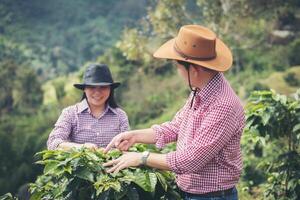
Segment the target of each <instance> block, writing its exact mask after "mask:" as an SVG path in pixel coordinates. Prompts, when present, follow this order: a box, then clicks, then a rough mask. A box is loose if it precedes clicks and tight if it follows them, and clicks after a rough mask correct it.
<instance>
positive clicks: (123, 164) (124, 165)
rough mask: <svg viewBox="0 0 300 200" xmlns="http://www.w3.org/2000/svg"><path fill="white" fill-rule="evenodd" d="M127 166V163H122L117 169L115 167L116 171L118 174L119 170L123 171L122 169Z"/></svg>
mask: <svg viewBox="0 0 300 200" xmlns="http://www.w3.org/2000/svg"><path fill="white" fill-rule="evenodd" d="M125 168H127V166H126V164H125V163H122V164H120V165H119V166H118V167H117V169H115V171H114V173H115V174H117V173H118V172H119V171H121V170H122V169H125Z"/></svg>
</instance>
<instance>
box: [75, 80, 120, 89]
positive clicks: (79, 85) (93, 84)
mask: <svg viewBox="0 0 300 200" xmlns="http://www.w3.org/2000/svg"><path fill="white" fill-rule="evenodd" d="M120 85H121V83H119V82H115V83H89V84H85V83H76V84H73V86H74V87H75V88H77V89H80V90H83V89H84V88H85V87H86V86H111V87H112V88H113V89H115V88H117V87H119V86H120Z"/></svg>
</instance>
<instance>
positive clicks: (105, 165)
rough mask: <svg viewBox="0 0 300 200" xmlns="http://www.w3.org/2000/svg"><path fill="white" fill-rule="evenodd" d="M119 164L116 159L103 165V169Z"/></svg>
mask: <svg viewBox="0 0 300 200" xmlns="http://www.w3.org/2000/svg"><path fill="white" fill-rule="evenodd" d="M118 162H119V159H116V160H111V161H108V162H106V163H104V164H103V166H104V167H108V166H111V165H115V164H117V163H118Z"/></svg>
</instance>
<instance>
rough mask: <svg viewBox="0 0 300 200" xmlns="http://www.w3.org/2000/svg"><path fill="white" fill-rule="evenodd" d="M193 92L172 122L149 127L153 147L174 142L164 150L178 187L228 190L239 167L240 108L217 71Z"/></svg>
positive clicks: (191, 190)
mask: <svg viewBox="0 0 300 200" xmlns="http://www.w3.org/2000/svg"><path fill="white" fill-rule="evenodd" d="M191 99H192V95H190V97H189V99H188V100H187V102H186V104H185V105H184V106H183V107H182V108H181V110H180V111H179V112H178V113H177V114H176V115H175V117H174V118H173V120H172V121H171V122H166V123H163V124H161V125H154V126H152V129H153V130H154V131H155V133H156V146H157V147H159V148H162V147H163V146H164V145H165V144H166V143H169V142H173V141H177V148H176V151H174V152H170V153H168V154H167V157H166V158H167V164H168V166H169V167H170V168H171V170H172V171H174V172H175V173H176V175H177V176H176V182H177V185H178V186H179V188H180V189H182V190H183V191H185V192H189V193H194V194H203V193H208V192H212V191H219V190H225V189H229V188H232V187H234V186H235V184H236V183H237V182H238V180H239V177H240V174H241V170H242V156H241V149H240V139H241V135H242V132H243V128H244V123H245V116H244V110H243V106H242V104H241V102H240V100H239V98H238V97H237V95H236V94H235V92H234V91H233V89H232V88H231V87H230V85H229V83H228V82H227V81H226V79H225V77H224V76H223V74H222V73H218V74H217V75H215V76H214V77H213V78H212V79H211V80H210V82H209V83H208V84H207V85H206V86H205V87H204V88H203V89H201V90H200V91H198V92H197V94H196V96H195V100H194V104H193V106H192V108H191V107H190V104H191Z"/></svg>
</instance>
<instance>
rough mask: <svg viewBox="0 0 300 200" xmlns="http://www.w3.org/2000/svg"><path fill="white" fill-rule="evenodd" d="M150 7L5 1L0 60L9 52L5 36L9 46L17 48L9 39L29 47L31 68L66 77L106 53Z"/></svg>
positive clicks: (80, 0)
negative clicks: (125, 28) (4, 45)
mask: <svg viewBox="0 0 300 200" xmlns="http://www.w3.org/2000/svg"><path fill="white" fill-rule="evenodd" d="M146 5H147V3H146V1H138V2H136V1H134V0H125V1H113V2H112V1H108V0H101V1H97V2H95V1H90V0H89V1H85V0H74V1H59V0H53V1H51V2H46V3H42V2H39V1H36V0H28V1H27V2H26V3H25V2H24V1H22V0H16V1H13V2H12V1H10V0H2V1H1V3H0V34H1V37H0V49H1V53H0V57H2V55H3V54H6V52H7V51H2V48H1V47H2V41H3V40H2V35H3V36H4V37H6V38H7V39H8V40H7V39H5V44H6V46H8V47H13V46H15V45H14V44H12V42H10V41H13V43H16V44H17V45H18V46H20V47H22V49H23V46H24V47H25V46H26V49H27V50H28V51H27V52H28V54H29V58H28V60H29V64H30V65H31V66H33V67H34V68H35V69H38V70H39V72H40V73H41V75H43V78H45V79H48V78H52V77H54V76H55V75H57V74H59V75H62V74H67V73H68V72H71V71H75V70H77V69H78V68H79V67H80V66H82V65H83V64H84V63H85V62H87V61H89V60H94V59H95V58H96V57H98V56H99V55H100V54H103V53H104V52H105V51H106V49H107V48H109V47H111V46H112V45H113V44H114V43H115V42H116V40H117V39H118V38H119V34H120V32H121V31H122V29H123V28H124V27H125V26H129V27H130V26H132V25H133V24H134V22H135V21H136V20H137V19H139V18H140V17H141V16H142V14H143V13H144V12H145V9H146ZM12 45H13V46H12ZM7 49H8V50H9V49H10V48H7ZM15 55H16V54H15ZM4 56H5V55H4ZM14 58H16V60H17V59H19V60H23V58H22V57H17V56H14Z"/></svg>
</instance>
